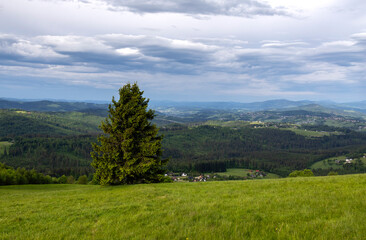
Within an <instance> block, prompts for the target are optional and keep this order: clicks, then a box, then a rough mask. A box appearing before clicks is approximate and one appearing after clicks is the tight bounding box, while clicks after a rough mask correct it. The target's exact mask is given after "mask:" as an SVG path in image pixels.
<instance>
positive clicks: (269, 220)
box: [0, 175, 366, 240]
mask: <svg viewBox="0 0 366 240" xmlns="http://www.w3.org/2000/svg"><path fill="white" fill-rule="evenodd" d="M365 209H366V175H343V176H332V177H310V178H295V179H289V178H287V179H270V180H262V181H224V182H199V183H179V184H174V183H167V184H149V185H147V184H146V185H130V186H116V187H100V186H95V185H22V186H3V187H0V239H11V240H13V239H184V240H186V239H286V240H287V239H332V240H333V239H365V236H366V225H365V221H366V211H365Z"/></svg>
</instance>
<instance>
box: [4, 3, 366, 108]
mask: <svg viewBox="0 0 366 240" xmlns="http://www.w3.org/2000/svg"><path fill="white" fill-rule="evenodd" d="M365 12H366V1H364V0H306V1H304V0H267V1H264V0H263V1H262V0H175V1H167V0H144V1H141V0H11V1H9V0H0V98H1V97H2V98H21V99H65V100H78V101H82V100H95V101H96V100H101V101H110V100H111V98H112V96H118V89H119V88H121V87H122V86H123V85H124V84H126V83H129V82H130V83H134V82H137V83H138V85H139V86H140V88H141V90H143V91H144V96H145V97H147V98H150V99H151V100H156V101H157V100H171V101H235V102H253V101H263V100H270V99H289V100H314V101H320V100H330V101H335V102H351V101H363V100H366V14H365Z"/></svg>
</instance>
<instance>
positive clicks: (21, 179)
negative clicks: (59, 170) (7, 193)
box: [0, 163, 52, 185]
mask: <svg viewBox="0 0 366 240" xmlns="http://www.w3.org/2000/svg"><path fill="white" fill-rule="evenodd" d="M48 183H52V178H51V177H50V176H48V175H47V176H45V175H43V174H41V173H38V172H36V171H35V170H34V169H32V170H30V171H28V170H25V169H24V168H18V169H16V170H15V169H14V168H12V167H10V166H7V165H5V164H3V163H0V185H22V184H48Z"/></svg>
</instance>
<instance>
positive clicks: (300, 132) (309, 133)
mask: <svg viewBox="0 0 366 240" xmlns="http://www.w3.org/2000/svg"><path fill="white" fill-rule="evenodd" d="M282 129H283V130H290V131H293V132H294V133H296V134H298V135H302V136H305V137H324V136H329V135H330V134H337V133H330V132H322V131H309V130H305V129H297V128H282Z"/></svg>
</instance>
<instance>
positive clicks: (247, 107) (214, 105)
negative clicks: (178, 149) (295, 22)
mask: <svg viewBox="0 0 366 240" xmlns="http://www.w3.org/2000/svg"><path fill="white" fill-rule="evenodd" d="M149 106H150V108H152V109H154V110H156V111H157V113H158V114H160V115H166V116H173V117H181V116H187V115H202V114H204V115H205V116H208V115H212V116H216V115H223V114H226V115H227V114H228V113H229V114H230V113H245V112H257V111H294V110H305V111H309V112H322V113H329V114H334V115H340V116H351V117H357V118H364V119H366V101H362V102H351V103H334V102H315V101H308V100H303V101H290V100H285V99H277V100H269V101H263V102H252V103H239V102H174V101H150V104H149ZM0 109H19V110H25V111H37V112H85V113H90V114H93V115H99V116H106V111H107V109H108V104H101V103H91V102H71V101H70V102H67V101H50V100H40V101H29V100H14V99H11V100H9V99H0Z"/></svg>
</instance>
